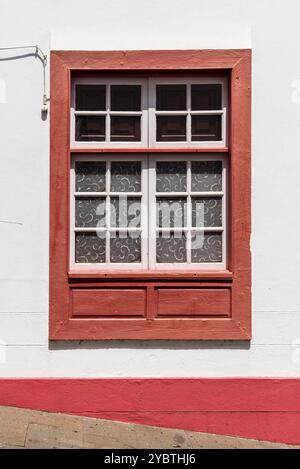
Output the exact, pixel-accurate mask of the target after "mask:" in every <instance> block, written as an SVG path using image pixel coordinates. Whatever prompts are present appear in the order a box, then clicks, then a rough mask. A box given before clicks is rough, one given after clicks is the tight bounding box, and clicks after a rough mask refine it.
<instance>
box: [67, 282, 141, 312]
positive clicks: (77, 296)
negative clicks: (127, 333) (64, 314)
mask: <svg viewBox="0 0 300 469" xmlns="http://www.w3.org/2000/svg"><path fill="white" fill-rule="evenodd" d="M71 295H72V303H73V308H72V316H73V317H74V316H75V317H76V316H98V317H125V316H126V317H130V316H134V317H136V316H140V317H142V316H144V315H145V312H146V290H145V289H144V288H135V289H130V288H128V289H127V288H124V289H119V288H97V289H96V288H95V289H92V288H84V289H73V290H72V293H71Z"/></svg>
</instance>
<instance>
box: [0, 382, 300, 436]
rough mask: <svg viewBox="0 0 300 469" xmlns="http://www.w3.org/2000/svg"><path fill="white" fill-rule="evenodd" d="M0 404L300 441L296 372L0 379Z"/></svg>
mask: <svg viewBox="0 0 300 469" xmlns="http://www.w3.org/2000/svg"><path fill="white" fill-rule="evenodd" d="M0 405H4V406H14V407H22V408H29V409H36V410H45V411H48V412H62V413H67V414H75V415H84V416H88V417H95V418H104V419H110V420H119V421H124V422H132V423H141V424H145V425H156V426H161V427H170V428H181V429H186V430H193V431H199V432H208V433H216V434H220V435H231V436H240V437H244V438H256V439H261V440H269V441H278V442H282V443H290V444H300V378H299V379H273V378H272V379H260V378H251V379H244V378H234V379H226V378H223V379H197V378H195V379H181V378H179V379H175V378H174V379H165V378H158V379H125V378H120V379H119V378H112V379H65V378H63V379H58V378H52V379H51V378H49V379H0Z"/></svg>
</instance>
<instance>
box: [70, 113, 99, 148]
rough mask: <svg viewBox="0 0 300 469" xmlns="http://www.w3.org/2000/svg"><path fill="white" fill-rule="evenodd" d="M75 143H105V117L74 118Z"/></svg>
mask: <svg viewBox="0 0 300 469" xmlns="http://www.w3.org/2000/svg"><path fill="white" fill-rule="evenodd" d="M75 140H76V141H77V142H103V141H105V116H76V135H75Z"/></svg>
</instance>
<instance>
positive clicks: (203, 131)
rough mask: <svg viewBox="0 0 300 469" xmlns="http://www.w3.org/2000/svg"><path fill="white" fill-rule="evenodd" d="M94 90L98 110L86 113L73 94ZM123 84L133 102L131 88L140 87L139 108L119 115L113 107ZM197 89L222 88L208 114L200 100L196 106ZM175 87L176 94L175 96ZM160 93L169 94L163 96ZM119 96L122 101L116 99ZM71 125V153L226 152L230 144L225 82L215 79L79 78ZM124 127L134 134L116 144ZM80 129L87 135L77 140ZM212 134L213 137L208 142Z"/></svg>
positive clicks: (73, 91)
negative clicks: (102, 150) (109, 150)
mask: <svg viewBox="0 0 300 469" xmlns="http://www.w3.org/2000/svg"><path fill="white" fill-rule="evenodd" d="M93 85H99V91H98V96H97V100H98V102H99V103H100V104H99V109H96V108H97V106H94V105H92V106H89V105H87V106H86V107H90V109H85V105H86V103H85V102H84V100H83V99H80V97H78V96H76V90H78V87H80V86H81V87H84V86H86V89H88V87H89V86H90V87H92V86H93ZM124 85H125V86H126V85H127V86H130V87H131V92H133V93H132V96H133V102H134V101H136V102H137V99H138V98H137V97H136V99H135V96H134V87H135V86H137V87H140V92H141V93H140V103H139V105H138V106H137V105H136V106H134V104H133V106H132V108H134V110H132V109H131V110H127V111H126V110H122V109H121V108H120V107H118V106H116V104H115V102H114V95H115V96H117V94H118V86H124ZM197 85H200V86H202V85H204V86H205V85H206V86H207V90H208V91H207V93H211V90H212V89H213V88H214V87H215V89H217V90H218V87H220V88H219V90H220V92H216V93H215V97H214V96H213V95H212V96H211V101H213V100H214V99H215V102H213V105H211V103H210V104H209V105H208V106H207V107H208V109H206V108H205V104H204V105H203V103H201V97H200V106H199V105H197V97H196V98H195V95H197ZM101 86H102V87H103V88H102V89H101ZM176 86H177V91H178V90H179V93H177V96H176ZM168 88H169V89H168ZM172 88H173V90H174V89H175V93H174V101H171V102H172V106H168V103H170V101H168V91H170V89H171V94H170V93H169V95H170V96H171V100H172ZM164 91H167V92H166V93H165V94H166V96H164ZM180 92H181V96H180ZM200 95H201V93H200ZM119 97H120V99H121V101H122V96H120V94H119ZM207 98H209V97H207ZM176 99H177V102H176ZM86 101H87V102H88V96H87V99H86ZM195 102H196V105H195ZM198 102H199V94H198ZM177 107H178V109H177ZM126 117H127V118H128V119H130V122H129V121H128V119H127V122H126ZM70 120H71V122H70V124H71V129H70V136H71V142H70V144H71V148H72V149H77V148H87V149H88V148H224V147H227V145H228V80H227V79H226V78H219V77H218V78H207V77H197V78H195V77H193V78H186V77H184V78H180V77H179V78H178V77H177V78H176V77H169V78H167V77H158V78H149V79H143V78H141V79H139V78H126V77H122V78H88V77H85V78H77V79H74V80H72V94H71V119H70ZM126 125H127V126H129V127H131V129H132V132H133V135H132V136H131V137H129V138H128V139H127V141H125V140H124V139H123V141H119V140H118V133H120V132H122V127H123V129H124V126H125V127H126ZM82 129H83V132H86V135H84V136H83V138H82V140H80V137H79V134H80V131H81V130H82ZM125 130H126V129H125ZM169 131H170V132H171V133H170V135H168V134H167V135H166V136H165V135H164V132H169ZM175 134H178V135H175ZM210 134H211V135H212V136H213V138H212V139H211V140H210ZM95 135H96V136H95ZM172 135H174V140H173V139H172ZM93 137H95V140H93Z"/></svg>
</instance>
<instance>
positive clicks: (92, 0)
mask: <svg viewBox="0 0 300 469" xmlns="http://www.w3.org/2000/svg"><path fill="white" fill-rule="evenodd" d="M299 21H300V2H299V1H298V0H286V1H285V2H282V1H277V0H252V1H249V0H248V1H246V0H210V1H207V0H205V1H204V0H151V1H150V0H128V1H125V0H89V1H88V2H85V3H83V2H82V1H79V0H64V1H60V0H27V1H26V2H25V1H22V0H0V47H1V46H2V47H4V46H13V45H23V44H24V45H26V44H31V43H32V44H36V43H38V44H39V46H40V47H41V48H42V49H43V50H45V51H46V52H47V53H48V52H49V49H50V47H51V48H53V49H99V50H103V49H108V50H109V49H155V48H158V49H170V48H174V49H176V48H182V49H185V48H200V49H201V48H243V47H252V48H253V167H252V168H253V171H252V176H253V184H252V194H253V201H252V215H253V235H252V243H251V244H252V256H253V340H252V342H251V344H250V345H248V344H247V345H246V344H243V343H230V342H227V343H225V342H224V343H221V344H220V343H211V342H210V343H208V342H196V343H195V342H192V343H189V342H163V343H162V342H147V343H145V342H130V341H119V342H117V341H116V342H112V343H105V342H102V343H101V342H81V343H67V342H65V343H58V344H54V343H51V344H50V345H49V342H48V241H49V220H48V214H49V197H48V193H49V119H47V120H42V119H41V113H40V107H41V97H42V66H41V63H40V62H39V61H38V59H36V58H34V57H32V56H29V57H24V58H19V59H10V57H11V56H12V55H18V54H12V53H4V52H1V51H0V162H1V166H0V221H1V223H0V376H13V377H20V376H27V377H29V376H33V377H37V376H74V377H76V376H78V377H79V376H85V377H102V376H105V377H108V376H125V377H130V376H141V377H142V376H155V377H163V376H173V377H176V376H178V377H181V376H193V377H204V376H300V353H298V349H299V348H300V294H299V292H300V248H299V237H300V220H299V218H298V216H299V215H298V214H299V199H300V184H299V179H300V145H299V141H300V93H298V92H297V87H299V88H300V81H299V82H298V83H297V81H296V80H300V28H299ZM4 58H5V59H6V60H2V59H4ZM47 73H49V69H48V70H47ZM297 101H299V102H297ZM2 221H6V222H17V223H19V224H15V223H2ZM297 341H298V342H299V346H298V347H297V345H295V344H296V343H297Z"/></svg>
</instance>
